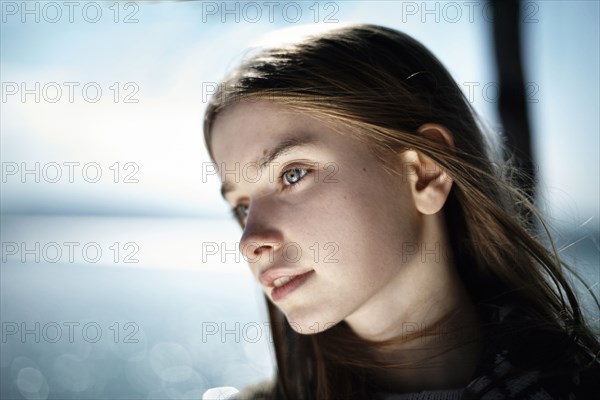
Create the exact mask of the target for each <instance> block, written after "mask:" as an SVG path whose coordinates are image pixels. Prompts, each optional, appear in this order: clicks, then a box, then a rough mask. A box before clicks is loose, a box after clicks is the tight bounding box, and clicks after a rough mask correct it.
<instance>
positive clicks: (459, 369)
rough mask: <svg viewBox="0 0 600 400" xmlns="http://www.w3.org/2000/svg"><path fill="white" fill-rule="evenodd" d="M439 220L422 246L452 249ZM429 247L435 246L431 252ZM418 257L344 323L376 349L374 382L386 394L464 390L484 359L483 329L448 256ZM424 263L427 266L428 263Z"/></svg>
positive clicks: (430, 227)
mask: <svg viewBox="0 0 600 400" xmlns="http://www.w3.org/2000/svg"><path fill="white" fill-rule="evenodd" d="M442 223H443V222H442V221H441V219H440V218H430V219H428V221H426V223H425V226H426V229H425V230H424V234H423V236H422V238H421V240H422V243H429V244H432V243H437V244H439V248H440V249H449V248H450V246H449V245H448V241H447V237H446V236H445V235H443V234H439V233H440V232H444V230H443V225H442ZM430 247H431V246H430ZM441 253H442V255H441V257H439V258H433V257H429V258H427V257H425V258H423V257H416V259H415V260H413V261H412V262H408V263H406V264H403V265H401V266H400V267H399V268H398V271H399V272H398V274H397V275H396V276H395V277H394V279H392V280H390V282H389V284H388V285H386V287H385V288H384V289H383V290H381V291H380V292H379V293H378V294H377V296H375V297H373V298H372V299H371V300H370V301H369V302H368V303H366V304H365V305H363V307H361V309H358V310H356V312H355V313H353V314H352V315H351V316H349V317H348V318H346V322H347V323H348V325H349V326H350V328H351V329H352V330H353V332H354V333H355V334H356V335H358V336H359V337H361V338H362V339H366V340H368V341H371V342H378V343H375V345H374V346H373V348H374V349H376V350H372V354H370V355H369V357H371V358H372V361H374V362H375V363H377V364H383V365H384V368H381V369H377V370H376V372H375V373H373V375H372V377H371V378H372V379H371V380H372V382H373V383H375V384H376V385H378V386H380V387H381V388H382V389H384V390H387V391H395V392H403V391H404V392H406V391H418V390H437V389H451V388H460V387H464V386H465V385H466V384H468V383H469V381H470V379H471V377H472V375H473V373H474V371H475V369H476V367H477V364H478V362H479V358H480V355H481V342H482V341H481V324H480V322H479V320H478V316H477V312H476V310H475V307H474V306H473V303H472V302H471V299H470V298H469V295H468V293H467V292H466V290H465V288H464V285H463V284H462V281H461V279H460V277H459V276H458V273H457V272H456V268H455V266H454V263H453V256H452V254H450V252H441ZM424 261H425V262H424Z"/></svg>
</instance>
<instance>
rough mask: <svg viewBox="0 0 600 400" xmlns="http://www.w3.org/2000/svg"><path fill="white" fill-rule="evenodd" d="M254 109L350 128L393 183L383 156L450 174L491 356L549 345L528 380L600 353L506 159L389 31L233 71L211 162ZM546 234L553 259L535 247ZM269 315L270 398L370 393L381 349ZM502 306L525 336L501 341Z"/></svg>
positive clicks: (455, 215)
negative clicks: (433, 132)
mask: <svg viewBox="0 0 600 400" xmlns="http://www.w3.org/2000/svg"><path fill="white" fill-rule="evenodd" d="M253 99H263V100H264V99H267V100H270V101H276V102H278V103H281V104H284V105H287V106H289V107H292V108H294V109H296V110H298V111H300V112H306V113H310V114H311V115H313V116H316V117H317V118H320V119H321V120H322V121H324V122H328V121H331V122H335V123H338V124H340V123H341V124H343V125H344V126H347V127H348V128H349V129H348V131H349V132H354V134H355V135H356V137H357V138H358V139H360V140H363V141H364V142H365V143H366V144H367V145H368V146H369V149H371V150H372V151H373V152H374V153H375V154H376V155H378V156H379V158H380V160H381V162H382V163H384V165H385V166H386V168H388V169H389V171H392V172H395V171H396V170H397V169H396V166H395V165H393V164H390V163H389V160H390V157H387V155H389V154H391V153H394V152H400V151H403V150H404V149H408V148H411V149H415V150H418V151H420V152H422V153H423V154H425V155H427V156H428V157H430V158H431V159H433V160H434V161H435V162H436V163H437V164H438V165H439V166H440V167H442V168H443V169H445V170H446V171H447V173H448V174H449V175H450V176H451V177H452V179H453V182H454V184H453V186H452V189H451V192H450V194H449V197H448V199H447V202H446V204H445V205H444V209H443V213H444V217H445V220H446V226H447V230H448V233H449V238H450V246H451V251H452V254H453V257H454V264H455V265H456V268H457V269H458V273H459V276H460V278H461V280H462V282H463V284H464V286H465V288H466V289H467V292H468V293H469V295H470V297H471V300H472V301H473V303H474V304H475V306H476V308H477V311H478V313H479V314H480V316H481V321H482V322H483V324H484V328H485V329H486V335H485V339H486V345H487V346H488V347H491V348H494V347H495V346H499V345H500V343H506V342H502V337H504V338H505V337H506V336H507V335H508V336H511V335H512V337H514V335H517V334H519V335H521V334H523V332H526V331H531V330H533V329H535V331H536V332H543V333H544V336H545V337H547V338H553V339H552V340H553V342H552V343H553V344H555V345H556V346H555V348H554V349H553V350H552V351H551V352H553V353H555V356H556V357H554V358H547V359H544V360H539V359H538V360H534V361H533V362H534V364H532V365H525V364H526V363H525V364H524V365H523V366H522V368H539V367H540V365H542V364H547V365H551V366H547V368H554V369H555V370H558V369H560V368H562V369H569V368H571V369H572V368H577V367H579V366H582V365H585V364H586V363H589V361H590V359H591V356H590V354H597V353H598V352H599V351H600V345H599V343H598V339H597V337H596V336H595V335H594V332H592V330H591V329H590V328H589V326H588V325H587V324H586V321H585V318H584V316H583V312H582V309H581V307H580V303H579V300H578V298H577V296H576V295H575V291H574V289H573V288H572V287H571V285H570V283H569V282H568V279H567V277H566V273H565V271H564V269H565V268H566V269H567V270H568V271H570V272H572V273H573V274H574V276H577V275H576V274H575V273H574V272H573V271H572V269H571V268H570V267H569V266H568V265H566V264H565V263H564V262H563V261H562V260H561V259H560V257H559V255H558V252H557V250H556V248H555V246H554V244H553V241H552V239H551V235H550V233H549V230H548V228H547V226H546V224H545V223H544V222H543V221H542V219H541V217H540V215H539V212H538V211H537V210H536V208H535V207H534V205H533V204H532V200H531V199H530V198H528V197H527V196H526V195H525V191H524V190H523V189H524V188H517V187H515V186H514V185H513V182H514V180H513V178H514V177H515V174H518V171H516V170H515V168H513V167H511V164H510V162H509V160H505V159H504V158H506V157H502V156H496V154H497V152H495V151H493V147H492V146H490V144H489V141H488V140H487V139H486V137H485V136H484V134H483V132H484V129H483V127H482V124H481V123H480V122H479V120H478V119H477V117H476V114H475V112H474V110H473V109H472V107H471V105H470V103H469V102H468V100H467V99H466V98H465V96H464V94H463V93H462V91H461V90H460V88H459V87H458V85H457V84H456V82H455V81H454V80H453V79H452V77H451V76H450V74H449V73H448V71H447V70H446V69H445V68H444V66H443V65H442V64H441V63H440V62H439V61H438V60H437V58H436V57H435V56H434V55H433V54H431V53H430V52H429V51H428V50H427V49H426V48H425V47H423V46H422V45H421V44H420V43H418V42H417V41H415V40H414V39H412V38H411V37H409V36H407V35H406V34H403V33H401V32H398V31H395V30H392V29H388V28H384V27H380V26H374V25H365V24H361V25H352V26H346V27H340V28H336V29H333V30H330V31H328V32H326V33H321V34H319V35H313V36H309V37H307V38H305V39H304V40H302V41H299V42H296V43H293V44H289V45H285V46H281V47H277V48H269V49H264V50H263V51H261V52H260V53H258V54H255V55H254V56H252V57H251V58H250V59H248V60H245V61H244V62H243V63H242V64H241V65H240V66H239V67H238V68H237V69H235V70H234V71H233V72H232V73H231V74H230V75H229V76H228V77H227V78H226V79H225V80H224V82H223V83H222V84H221V85H220V86H219V91H218V92H217V93H216V94H215V95H214V96H213V97H212V99H211V101H210V103H209V104H208V107H207V110H206V114H205V121H204V134H205V141H206V145H207V148H208V149H209V153H210V154H211V157H212V152H211V147H210V145H211V128H212V125H213V122H214V121H215V119H216V118H217V116H218V115H219V113H220V112H221V111H222V110H223V109H225V108H227V107H228V106H230V105H231V104H233V103H235V102H238V101H253ZM429 122H433V123H438V124H441V125H443V126H445V127H446V128H448V129H449V130H450V132H451V133H452V135H453V139H454V145H455V151H453V152H449V151H448V149H447V148H446V147H444V146H442V145H440V144H438V143H436V142H434V141H432V140H428V139H427V138H425V137H423V136H421V135H419V134H418V133H417V129H418V128H419V126H421V125H423V124H424V123H429ZM496 148H498V145H497V146H496ZM532 216H533V217H535V218H532ZM533 220H535V221H537V226H534V225H533V224H532V223H531V222H530V221H533ZM540 231H541V232H545V234H546V235H547V237H548V239H549V243H550V249H549V248H547V247H546V246H545V245H543V244H542V240H541V239H540V238H538V232H540ZM588 291H590V290H589V288H588ZM590 294H591V295H592V297H593V298H594V302H595V304H596V305H598V302H597V300H596V298H595V297H594V295H593V293H591V291H590ZM267 304H268V310H269V317H270V320H271V329H272V331H273V332H272V333H273V340H274V346H275V352H276V361H277V380H276V385H275V388H274V391H273V394H272V395H273V398H281V399H283V398H285V399H332V398H340V399H341V398H346V399H348V398H355V397H358V396H365V394H366V393H368V390H369V382H368V379H367V377H368V371H369V370H370V369H373V368H381V367H382V366H381V365H379V364H377V365H376V364H374V363H373V362H372V361H371V360H370V359H369V356H368V353H369V352H368V349H371V348H373V347H377V346H378V345H382V344H381V343H379V344H378V343H372V342H367V341H365V340H361V339H360V338H358V337H357V336H356V335H353V333H352V332H351V330H350V329H349V327H348V326H347V325H346V324H345V323H344V322H342V323H339V324H338V325H336V326H334V327H333V328H331V329H329V330H327V331H324V332H321V333H319V334H315V335H307V336H305V335H300V334H298V333H296V332H295V331H294V330H292V329H291V328H290V326H289V324H288V323H287V322H286V320H285V316H284V315H283V314H282V313H281V311H279V310H278V309H277V308H276V307H275V306H273V304H271V303H270V302H269V301H268V300H267ZM507 306H508V307H512V308H513V309H517V310H518V314H519V315H521V316H523V317H524V318H525V321H527V325H526V326H523V324H522V323H516V322H515V324H514V325H513V326H512V327H510V329H508V330H506V329H504V330H502V332H501V333H499V332H498V331H496V330H495V329H494V328H495V326H496V325H495V324H496V323H495V322H494V321H495V319H494V317H493V316H494V315H495V313H496V312H497V311H498V310H500V309H503V308H504V307H507ZM520 321H523V320H520ZM420 334H421V335H424V334H428V332H421V333H420ZM416 336H419V335H416ZM501 336H502V337H501ZM404 339H406V338H404ZM410 339H414V338H410ZM547 351H548V349H547V348H545V349H544V350H543V351H542V350H541V351H540V352H539V353H535V354H536V357H538V356H539V357H543V353H545V352H547ZM549 361H551V362H550V363H549Z"/></svg>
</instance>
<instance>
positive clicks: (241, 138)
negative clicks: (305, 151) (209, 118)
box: [211, 101, 326, 165]
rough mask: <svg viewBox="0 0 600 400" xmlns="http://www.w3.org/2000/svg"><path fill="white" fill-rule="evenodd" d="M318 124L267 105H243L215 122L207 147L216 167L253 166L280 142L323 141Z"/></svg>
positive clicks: (255, 103)
mask: <svg viewBox="0 0 600 400" xmlns="http://www.w3.org/2000/svg"><path fill="white" fill-rule="evenodd" d="M318 126H319V122H318V121H317V120H316V119H315V118H313V117H310V116H308V115H306V114H303V113H300V112H298V111H295V110H293V109H291V108H289V107H286V106H283V105H280V104H276V103H273V102H268V101H253V102H249V101H244V102H240V103H237V104H234V105H232V106H229V107H228V108H227V109H225V110H224V111H223V112H222V113H221V114H220V115H219V116H218V117H217V118H216V120H215V122H214V124H213V128H212V135H211V137H212V138H211V146H212V151H213V155H214V158H215V161H216V162H217V164H218V165H222V164H228V163H232V162H233V163H235V162H239V163H256V162H259V159H260V158H261V157H264V156H265V155H266V154H267V153H268V152H269V151H270V150H271V149H273V148H274V147H276V146H277V145H278V144H280V143H281V142H282V141H283V140H290V139H299V141H300V142H313V143H314V142H316V141H320V142H323V140H326V137H325V136H326V135H324V132H323V130H322V129H318Z"/></svg>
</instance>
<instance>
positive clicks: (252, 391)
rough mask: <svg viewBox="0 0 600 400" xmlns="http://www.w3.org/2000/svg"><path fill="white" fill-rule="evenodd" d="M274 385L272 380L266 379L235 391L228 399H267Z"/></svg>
mask: <svg viewBox="0 0 600 400" xmlns="http://www.w3.org/2000/svg"><path fill="white" fill-rule="evenodd" d="M274 387H275V381H274V380H266V381H261V382H258V383H255V384H253V385H250V386H246V387H245V388H243V389H242V390H240V392H239V393H236V394H235V395H233V396H232V397H230V400H250V399H252V400H267V399H269V398H270V395H271V393H272V392H273V388H274Z"/></svg>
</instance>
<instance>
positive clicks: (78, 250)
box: [0, 1, 600, 399]
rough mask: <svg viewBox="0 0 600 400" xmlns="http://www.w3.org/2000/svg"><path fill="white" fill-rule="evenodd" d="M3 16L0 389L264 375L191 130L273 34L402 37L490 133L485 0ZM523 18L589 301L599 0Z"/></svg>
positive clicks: (250, 292)
mask: <svg viewBox="0 0 600 400" xmlns="http://www.w3.org/2000/svg"><path fill="white" fill-rule="evenodd" d="M0 7H1V13H2V14H1V18H2V20H1V28H0V33H1V39H0V55H1V61H0V80H1V82H2V92H1V96H2V99H1V103H0V107H1V109H0V127H1V138H0V145H1V150H0V156H1V165H2V181H1V193H0V206H1V228H0V234H1V245H2V264H1V268H0V290H1V294H0V312H1V322H2V341H1V343H0V349H1V353H0V379H1V381H0V383H1V384H0V396H1V398H2V399H5V398H6V399H58V398H60V399H103V398H107V399H199V398H201V396H202V393H203V392H204V391H205V390H206V389H208V388H210V387H215V386H235V387H242V386H245V385H247V384H249V383H251V382H254V381H258V380H261V379H265V378H269V377H271V376H272V374H273V355H272V352H271V348H270V338H269V330H268V326H267V325H266V322H267V318H266V311H265V304H264V302H263V298H262V295H261V291H260V289H259V288H258V287H257V286H256V284H255V283H254V282H253V281H252V279H251V274H250V272H249V270H248V269H247V267H246V265H245V262H244V260H243V259H241V256H240V255H239V254H237V251H236V249H237V244H236V243H237V241H238V240H239V236H240V234H241V230H240V228H239V227H238V226H237V224H236V223H234V221H233V220H232V219H231V218H230V216H229V211H228V208H227V207H226V205H225V203H224V202H223V201H222V200H221V198H220V195H219V187H220V182H219V179H218V178H217V176H216V175H215V174H214V172H213V169H212V168H211V167H210V163H209V161H210V160H209V158H208V156H207V153H206V151H205V149H204V145H203V137H202V118H203V111H204V107H205V105H206V103H207V100H208V98H209V97H210V94H211V93H212V92H214V89H215V87H216V85H217V84H218V82H219V80H220V78H222V77H223V75H224V74H225V72H226V71H227V70H229V69H230V68H232V67H233V66H234V65H235V63H236V61H237V60H239V59H240V58H242V57H243V56H244V55H245V54H246V52H247V50H246V49H247V48H248V46H250V45H253V44H256V43H264V42H265V41H269V40H271V39H272V37H273V35H269V34H270V33H272V32H273V31H275V30H278V29H282V28H295V29H292V30H291V31H287V32H288V33H286V34H289V35H292V36H293V35H295V34H297V32H298V31H303V32H304V31H311V30H315V29H321V28H328V27H332V26H335V25H336V24H339V23H349V22H366V23H376V24H381V25H385V26H389V27H392V28H396V29H400V30H403V31H405V32H407V33H408V34H410V35H412V36H414V37H415V38H416V39H418V40H419V41H421V42H422V43H423V44H425V46H427V47H428V48H429V49H430V50H432V52H433V53H434V54H435V55H436V56H438V57H439V58H440V60H441V61H442V62H443V63H444V64H445V65H446V67H447V68H448V69H449V70H450V72H451V73H452V74H453V76H454V78H455V79H456V81H457V82H458V83H459V84H460V85H461V87H463V89H464V91H465V94H467V96H468V98H469V100H470V101H471V102H472V104H473V106H474V107H475V109H476V110H477V111H478V112H479V113H480V114H481V116H482V117H483V118H484V120H485V121H486V122H487V123H488V125H489V126H490V128H491V132H492V133H491V134H492V135H498V134H499V132H500V131H501V129H500V122H499V121H500V118H499V114H498V89H499V85H498V68H497V66H496V59H495V56H494V48H493V37H492V21H493V15H492V11H491V9H490V6H489V4H488V3H487V2H478V1H474V2H433V1H432V2H411V1H334V2H331V1H328V2H317V1H310V2H303V1H296V2H288V1H278V2H271V3H269V2H200V1H198V2H192V1H180V2H176V1H135V2H127V1H122V2H121V1H119V2H116V1H96V2H93V1H73V2H62V1H57V2H44V1H39V2H38V1H28V2H21V1H2V2H0ZM519 9H520V12H521V14H520V22H519V25H520V27H521V31H522V35H523V40H522V42H521V43H522V61H523V73H524V81H525V82H524V83H525V95H526V105H527V109H528V110H529V116H530V126H531V143H532V153H533V157H534V170H535V172H536V174H537V176H538V179H539V185H538V187H537V190H538V193H537V203H538V205H539V207H540V208H541V209H542V210H543V212H544V213H545V215H546V217H547V219H548V222H549V223H550V224H551V225H552V227H553V233H554V234H555V235H556V239H557V245H558V246H559V247H560V248H561V249H562V254H563V255H565V256H566V257H567V259H568V260H569V261H571V262H573V263H574V264H575V265H576V266H577V268H578V270H579V271H580V272H581V273H582V275H583V276H584V277H585V278H586V279H587V281H588V283H589V284H590V285H595V286H594V290H595V291H596V292H598V288H599V286H598V282H600V276H599V274H600V272H599V264H600V261H599V227H600V226H599V222H598V217H599V214H600V212H599V169H600V165H599V149H600V143H599V137H600V135H599V132H600V126H599V123H600V119H599V111H598V110H599V109H600V104H599V93H600V90H599V89H600V87H599V86H600V84H599V77H600V65H599V61H600V58H599V49H600V43H599V42H600V40H599V37H600V34H599V19H600V8H599V3H598V2H596V1H569V2H567V1H552V2H542V1H539V2H537V1H526V2H521V4H520V6H519ZM275 36H276V38H281V37H283V36H284V34H282V33H277V34H276V35H275ZM595 318H596V322H595V326H596V328H598V320H597V315H596V317H595Z"/></svg>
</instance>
